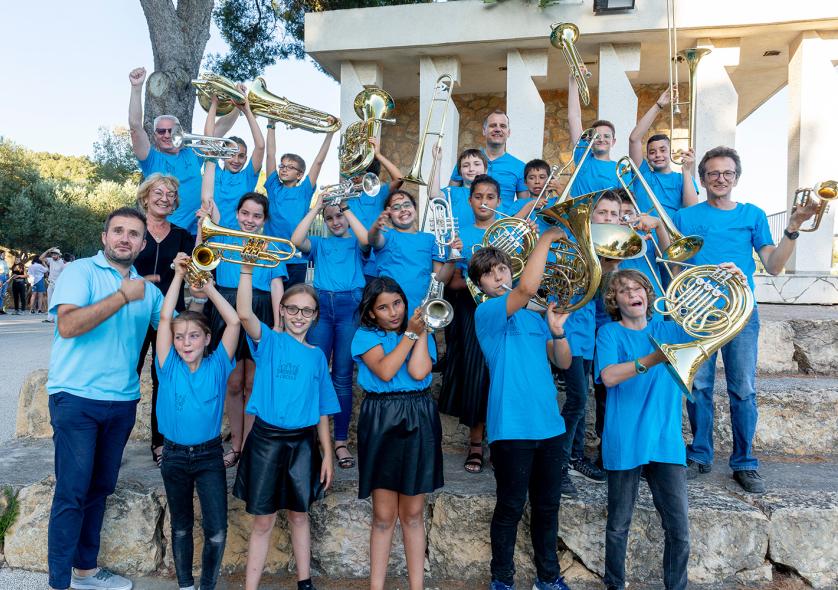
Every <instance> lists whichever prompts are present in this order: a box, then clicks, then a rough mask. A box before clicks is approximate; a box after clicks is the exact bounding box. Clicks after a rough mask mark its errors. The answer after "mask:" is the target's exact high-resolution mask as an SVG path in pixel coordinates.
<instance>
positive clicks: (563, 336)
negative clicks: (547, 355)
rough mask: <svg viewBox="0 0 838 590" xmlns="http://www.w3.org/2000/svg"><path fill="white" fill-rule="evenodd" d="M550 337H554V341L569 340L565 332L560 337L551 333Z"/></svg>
mask: <svg viewBox="0 0 838 590" xmlns="http://www.w3.org/2000/svg"><path fill="white" fill-rule="evenodd" d="M550 336H552V337H553V340H564V339H565V338H567V334H565V333H564V332H562V333H561V334H559V335H558V336H556V335H555V334H552V333H551V334H550Z"/></svg>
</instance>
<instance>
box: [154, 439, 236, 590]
mask: <svg viewBox="0 0 838 590" xmlns="http://www.w3.org/2000/svg"><path fill="white" fill-rule="evenodd" d="M160 471H161V473H162V475H163V484H164V485H165V487H166V497H167V499H168V503H169V513H170V515H171V518H172V555H173V558H174V562H175V572H176V574H177V581H178V585H179V586H180V587H181V588H188V587H189V586H193V585H194V584H195V579H194V577H193V576H192V554H193V551H194V547H193V544H192V527H193V525H194V523H195V512H194V510H193V504H192V497H193V495H194V493H195V489H197V490H198V500H199V501H200V502H201V516H202V525H203V529H204V550H203V553H202V555H201V585H200V588H201V590H214V588H215V584H216V582H217V581H218V572H219V570H220V569H221V556H222V555H224V545H225V544H226V542H227V471H226V469H224V459H223V449H222V447H221V437H218V438H214V439H212V440H210V441H207V442H205V443H201V444H198V445H179V444H175V443H173V442H172V441H170V440H168V439H166V440H165V442H164V443H163V465H162V466H161V469H160Z"/></svg>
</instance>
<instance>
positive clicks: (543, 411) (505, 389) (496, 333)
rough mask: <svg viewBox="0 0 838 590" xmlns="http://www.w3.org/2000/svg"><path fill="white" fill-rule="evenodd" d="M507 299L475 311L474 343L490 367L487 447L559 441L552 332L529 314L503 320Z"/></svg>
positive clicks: (560, 425)
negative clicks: (551, 357) (550, 349)
mask: <svg viewBox="0 0 838 590" xmlns="http://www.w3.org/2000/svg"><path fill="white" fill-rule="evenodd" d="M508 296H509V295H508V294H506V295H502V296H501V297H493V298H491V299H488V300H487V301H485V302H483V303H481V304H480V305H478V306H477V311H475V312H474V327H475V331H476V332H477V340H478V341H479V342H480V348H481V349H482V350H483V355H484V356H485V357H486V364H487V365H488V367H489V380H490V383H489V407H488V411H487V415H486V431H487V434H488V437H489V442H490V443H492V442H494V441H496V440H544V439H547V438H552V437H554V436H559V435H560V434H562V433H563V432H564V431H565V426H564V420H563V419H562V416H561V413H560V412H559V402H558V400H557V395H558V393H557V392H556V386H555V384H554V383H553V374H552V373H551V371H550V364H549V361H548V360H547V343H548V342H550V341H551V340H552V336H551V335H550V329H549V328H548V327H547V323H546V322H545V321H544V319H543V318H542V317H541V316H540V315H539V314H537V313H536V312H534V311H530V310H528V309H521V310H518V311H517V312H515V313H514V314H513V315H512V316H511V317H507V315H506V299H507V297H508Z"/></svg>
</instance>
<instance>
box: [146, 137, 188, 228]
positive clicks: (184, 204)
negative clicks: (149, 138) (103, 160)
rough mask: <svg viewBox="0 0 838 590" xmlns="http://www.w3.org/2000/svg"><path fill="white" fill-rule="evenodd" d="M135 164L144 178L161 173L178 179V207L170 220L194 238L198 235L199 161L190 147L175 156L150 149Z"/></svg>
mask: <svg viewBox="0 0 838 590" xmlns="http://www.w3.org/2000/svg"><path fill="white" fill-rule="evenodd" d="M138 162H139V164H140V170H142V172H143V176H144V177H146V178H147V177H149V176H150V175H152V174H154V173H155V172H160V173H161V174H169V175H171V176H174V177H175V178H177V179H178V182H179V183H180V186H179V187H178V191H177V192H178V198H179V199H180V205H178V208H177V209H175V210H174V211H173V212H172V214H171V215H169V221H170V222H172V223H174V224H175V225H177V226H179V227H182V228H184V229H185V230H186V231H188V232H189V233H190V234H192V235H193V236H194V235H195V234H196V233H198V218H197V217H195V212H196V211H197V210H198V209H200V207H201V159H200V158H199V157H198V156H197V155H196V154H195V152H194V151H193V150H192V149H189V148H184V149H182V150H180V151H179V152H178V153H177V155H175V154H164V153H163V152H161V151H158V150H157V148H155V147H154V146H152V147H151V149H149V150H148V156H146V159H145V160H138Z"/></svg>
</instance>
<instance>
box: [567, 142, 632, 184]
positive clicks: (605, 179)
mask: <svg viewBox="0 0 838 590" xmlns="http://www.w3.org/2000/svg"><path fill="white" fill-rule="evenodd" d="M587 147H588V144H587V143H585V142H581V143H580V144H579V147H577V148H576V149H575V150H574V152H573V161H574V162H576V163H578V162H579V160H580V159H581V158H582V154H583V153H585V149H587ZM620 186H621V185H620V181H619V180H617V162H615V161H613V160H597V159H596V158H595V157H594V154H593V150H591V153H589V154H588V157H587V158H585V161H584V162H583V163H582V168H581V169H580V170H579V174H578V175H577V176H576V180H575V181H574V182H573V186H572V187H570V195H571V196H572V197H578V196H581V195H587V194H588V193H593V192H596V191H601V190H605V189H607V188H618V187H620Z"/></svg>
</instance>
